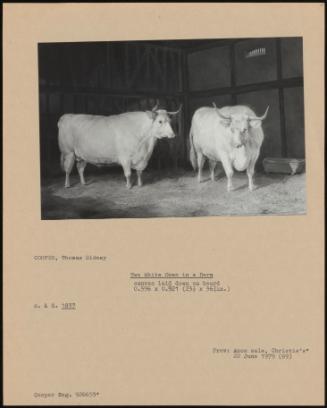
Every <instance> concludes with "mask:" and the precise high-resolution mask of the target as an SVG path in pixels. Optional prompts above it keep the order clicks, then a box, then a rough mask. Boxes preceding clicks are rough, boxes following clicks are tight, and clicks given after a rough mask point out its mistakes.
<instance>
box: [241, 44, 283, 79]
mask: <svg viewBox="0 0 327 408" xmlns="http://www.w3.org/2000/svg"><path fill="white" fill-rule="evenodd" d="M262 48H263V49H265V50H266V51H265V52H266V53H265V54H264V55H260V54H259V55H257V56H253V57H249V58H248V57H247V55H248V53H249V52H251V51H255V50H257V49H262ZM254 54H255V52H254ZM235 65H236V83H237V85H244V84H250V83H257V82H265V81H274V80H276V79H277V66H276V40H274V39H264V38H263V39H254V40H244V41H241V42H238V43H236V44H235Z"/></svg>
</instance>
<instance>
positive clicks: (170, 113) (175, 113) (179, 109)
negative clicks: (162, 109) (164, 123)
mask: <svg viewBox="0 0 327 408" xmlns="http://www.w3.org/2000/svg"><path fill="white" fill-rule="evenodd" d="M182 106H183V105H182V104H180V106H179V108H178V110H177V111H175V112H167V113H168V115H177V113H179V112H180V111H181V109H182Z"/></svg>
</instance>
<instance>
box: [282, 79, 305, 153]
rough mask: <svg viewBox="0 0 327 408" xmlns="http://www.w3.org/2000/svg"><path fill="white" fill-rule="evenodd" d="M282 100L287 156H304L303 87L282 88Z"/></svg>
mask: <svg viewBox="0 0 327 408" xmlns="http://www.w3.org/2000/svg"><path fill="white" fill-rule="evenodd" d="M284 101H285V102H284V103H285V119H286V138H287V152H288V156H289V157H296V158H304V157H305V149H304V105H303V88H302V87H299V88H288V89H284Z"/></svg>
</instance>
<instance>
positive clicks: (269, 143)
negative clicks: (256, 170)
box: [237, 89, 282, 164]
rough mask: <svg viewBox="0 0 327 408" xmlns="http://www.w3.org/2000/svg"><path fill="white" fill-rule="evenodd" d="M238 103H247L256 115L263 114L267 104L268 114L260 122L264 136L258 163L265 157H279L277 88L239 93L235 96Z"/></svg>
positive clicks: (279, 137) (279, 138) (279, 136)
mask: <svg viewBox="0 0 327 408" xmlns="http://www.w3.org/2000/svg"><path fill="white" fill-rule="evenodd" d="M237 103H238V104H239V105H247V106H249V107H250V108H252V109H253V110H254V112H255V114H256V115H258V116H260V115H263V113H264V112H265V110H266V108H267V106H268V105H269V111H268V116H267V118H266V119H265V120H264V122H263V124H262V128H263V131H264V134H265V138H264V141H263V144H262V147H261V153H260V157H259V160H258V164H261V162H262V159H263V158H265V157H281V152H282V150H281V135H280V110H279V96H278V90H277V89H273V90H267V91H258V92H251V93H246V94H240V95H238V96H237Z"/></svg>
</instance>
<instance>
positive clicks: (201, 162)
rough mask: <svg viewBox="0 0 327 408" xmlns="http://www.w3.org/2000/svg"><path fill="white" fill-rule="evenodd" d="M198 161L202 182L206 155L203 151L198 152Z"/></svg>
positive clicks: (199, 179)
mask: <svg viewBox="0 0 327 408" xmlns="http://www.w3.org/2000/svg"><path fill="white" fill-rule="evenodd" d="M197 161H198V182H199V183H201V182H202V169H203V165H204V161H205V159H204V156H203V154H202V153H200V152H198V154H197Z"/></svg>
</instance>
